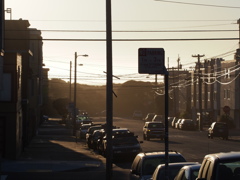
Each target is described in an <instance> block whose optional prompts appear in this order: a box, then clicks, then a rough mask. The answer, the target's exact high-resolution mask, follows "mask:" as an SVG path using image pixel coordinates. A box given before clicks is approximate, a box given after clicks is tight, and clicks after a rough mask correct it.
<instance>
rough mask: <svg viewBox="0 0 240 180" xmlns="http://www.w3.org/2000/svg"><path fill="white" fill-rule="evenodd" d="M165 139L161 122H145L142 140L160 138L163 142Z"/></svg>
mask: <svg viewBox="0 0 240 180" xmlns="http://www.w3.org/2000/svg"><path fill="white" fill-rule="evenodd" d="M164 137H165V128H164V124H163V123H162V122H145V124H144V126H143V139H144V140H148V141H149V140H150V138H160V139H161V140H163V139H164Z"/></svg>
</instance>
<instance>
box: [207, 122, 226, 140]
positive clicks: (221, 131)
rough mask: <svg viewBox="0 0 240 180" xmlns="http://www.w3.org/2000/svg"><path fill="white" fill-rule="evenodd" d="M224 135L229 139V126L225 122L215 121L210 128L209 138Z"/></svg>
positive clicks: (223, 136)
mask: <svg viewBox="0 0 240 180" xmlns="http://www.w3.org/2000/svg"><path fill="white" fill-rule="evenodd" d="M213 137H222V138H223V139H226V140H227V139H228V126H227V124H226V123H224V122H213V123H212V124H211V126H210V128H209V129H208V138H211V139H212V138H213Z"/></svg>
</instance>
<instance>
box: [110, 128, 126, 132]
mask: <svg viewBox="0 0 240 180" xmlns="http://www.w3.org/2000/svg"><path fill="white" fill-rule="evenodd" d="M112 131H129V129H128V128H118V129H113V130H112Z"/></svg>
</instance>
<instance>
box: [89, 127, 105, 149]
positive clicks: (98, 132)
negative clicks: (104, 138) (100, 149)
mask: <svg viewBox="0 0 240 180" xmlns="http://www.w3.org/2000/svg"><path fill="white" fill-rule="evenodd" d="M101 134H102V133H101V129H98V130H95V131H93V134H92V138H91V141H90V147H91V148H92V149H93V150H97V142H98V138H99V137H100V136H101Z"/></svg>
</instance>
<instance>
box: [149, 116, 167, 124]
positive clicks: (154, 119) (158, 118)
mask: <svg viewBox="0 0 240 180" xmlns="http://www.w3.org/2000/svg"><path fill="white" fill-rule="evenodd" d="M156 121H159V122H163V123H164V122H165V119H164V115H155V116H154V117H153V118H152V122H156Z"/></svg>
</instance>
